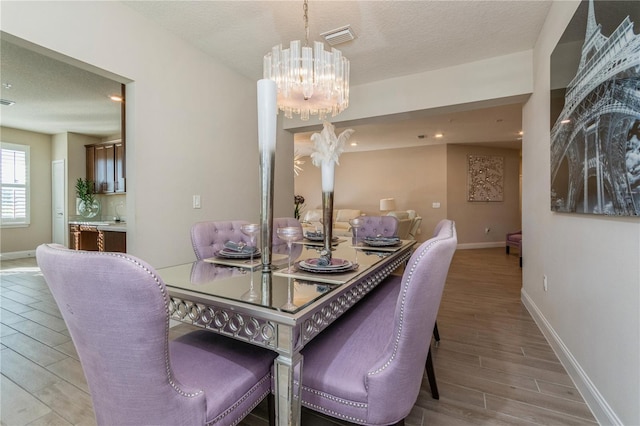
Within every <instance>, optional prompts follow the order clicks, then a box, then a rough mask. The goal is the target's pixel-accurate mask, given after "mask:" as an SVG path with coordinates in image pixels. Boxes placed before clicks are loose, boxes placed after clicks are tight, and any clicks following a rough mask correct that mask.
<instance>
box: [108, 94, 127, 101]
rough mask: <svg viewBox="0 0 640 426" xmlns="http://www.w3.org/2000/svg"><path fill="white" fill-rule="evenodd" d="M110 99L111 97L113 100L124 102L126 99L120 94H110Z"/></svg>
mask: <svg viewBox="0 0 640 426" xmlns="http://www.w3.org/2000/svg"><path fill="white" fill-rule="evenodd" d="M109 99H111V100H112V101H113V102H122V101H123V100H124V99H122V96H120V95H111V96H109Z"/></svg>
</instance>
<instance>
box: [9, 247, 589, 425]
mask: <svg viewBox="0 0 640 426" xmlns="http://www.w3.org/2000/svg"><path fill="white" fill-rule="evenodd" d="M0 269H1V270H0V274H1V275H0V280H1V281H0V283H1V297H2V300H1V303H0V307H1V316H0V322H1V334H0V337H1V342H0V357H1V358H0V370H1V372H2V377H1V380H2V381H1V383H0V386H1V388H0V392H1V393H0V399H1V412H0V424H2V425H7V426H19V425H60V426H62V425H93V424H95V419H94V417H93V409H92V404H91V398H90V396H89V393H88V387H87V384H86V381H85V379H84V375H83V373H82V367H81V365H80V362H79V361H78V356H77V353H76V351H75V349H74V346H73V343H72V341H71V339H70V337H69V333H68V332H67V329H66V327H65V324H64V321H63V320H62V319H61V316H60V313H59V311H58V309H57V307H56V304H55V302H54V300H53V298H52V297H51V294H50V293H49V291H48V289H47V286H46V284H45V283H44V280H43V279H42V276H41V275H40V273H39V270H38V268H37V266H36V263H35V259H33V258H30V259H19V260H11V261H5V262H2V264H1V268H0ZM521 286H522V274H521V269H520V267H519V266H518V257H517V256H515V255H505V253H504V249H481V250H458V251H457V252H456V254H455V256H454V259H453V262H452V265H451V269H450V272H449V277H448V279H447V285H446V287H445V293H444V296H443V300H442V304H441V307H440V312H439V314H438V328H439V330H440V336H441V339H442V340H441V341H440V344H439V346H438V347H434V348H433V355H434V364H435V370H436V376H437V379H438V386H439V390H440V400H434V399H432V398H431V393H430V389H429V385H428V383H427V380H426V376H424V375H423V385H422V389H421V392H420V395H419V397H418V400H417V402H416V404H415V406H414V408H413V410H412V412H411V414H410V415H409V417H408V418H407V419H406V424H407V426H418V425H478V424H484V425H534V424H535V425H540V424H545V425H589V424H596V421H595V419H594V418H593V416H592V415H591V412H590V411H589V408H588V407H587V406H586V404H585V403H584V401H583V399H582V398H581V396H580V394H579V393H578V391H577V390H576V388H575V387H574V385H573V383H572V381H571V379H570V378H569V376H568V375H567V374H566V372H565V370H564V368H563V367H562V365H561V364H560V363H559V361H558V359H557V357H556V356H555V354H554V353H553V351H552V349H551V347H550V346H549V345H548V344H547V342H546V340H545V338H544V337H543V335H542V333H541V332H540V330H539V329H538V328H537V326H536V325H535V323H534V322H533V320H532V319H531V316H530V315H529V313H528V312H527V310H526V309H525V308H524V306H523V305H522V303H521V302H520V289H521ZM187 331H190V326H188V325H180V326H177V327H174V328H173V329H172V331H171V333H172V337H173V338H175V337H176V336H177V335H179V334H182V333H184V332H187ZM416 374H423V372H417V373H416ZM265 419H266V404H262V405H260V406H259V407H257V408H256V409H255V410H254V411H253V412H252V413H251V414H250V415H249V417H247V418H246V419H245V420H244V421H243V422H242V423H241V424H242V425H244V426H254V425H255V426H258V425H260V426H262V425H266V424H267V421H266V420H265ZM302 424H303V425H304V426H316V425H348V424H349V423H344V422H339V421H336V420H334V419H329V418H327V417H323V416H319V415H317V414H315V413H312V412H310V411H308V410H304V411H303V419H302Z"/></svg>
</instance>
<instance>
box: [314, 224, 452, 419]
mask: <svg viewBox="0 0 640 426" xmlns="http://www.w3.org/2000/svg"><path fill="white" fill-rule="evenodd" d="M445 228H446V229H445ZM456 244H457V236H456V230H455V225H454V223H453V222H451V221H449V223H448V224H447V225H446V226H445V227H443V229H442V230H441V233H440V234H438V235H437V236H436V237H434V238H432V239H430V240H428V241H426V242H424V243H423V244H422V245H421V246H420V247H418V248H417V249H416V250H415V252H414V253H413V255H412V256H411V259H410V260H409V263H408V265H407V267H406V269H405V272H404V275H403V276H402V277H398V276H393V275H392V276H390V277H389V278H387V279H386V280H385V281H384V282H382V283H380V285H378V287H376V288H375V289H374V290H372V291H371V293H370V294H368V295H367V296H366V297H364V298H363V299H362V300H361V301H360V302H358V303H357V304H356V305H355V306H354V307H353V308H351V309H350V310H349V311H347V312H346V313H345V314H344V315H343V316H342V317H341V318H339V319H338V320H337V321H336V322H335V323H334V324H332V325H331V326H330V327H328V328H327V329H326V330H324V331H323V332H322V333H320V334H319V335H318V336H317V337H316V338H315V339H314V340H312V341H311V342H309V344H308V345H307V346H306V347H305V348H304V349H303V350H302V353H303V355H304V367H303V369H302V403H303V405H304V406H306V407H308V408H310V409H312V410H317V411H320V412H322V413H325V414H327V415H329V416H332V417H337V418H340V419H344V420H348V421H350V422H354V423H358V424H364V425H388V424H404V418H405V417H406V416H407V415H408V414H409V412H410V411H411V409H412V407H413V405H414V404H415V402H416V400H417V398H418V393H419V392H420V385H421V382H422V377H423V374H422V371H423V369H424V365H425V361H426V359H427V354H428V352H429V347H430V342H429V341H428V340H427V339H425V338H424V330H431V329H433V325H434V323H435V319H436V315H437V313H438V308H439V305H440V300H441V298H442V292H443V288H444V283H445V280H446V277H447V273H448V270H449V264H450V262H451V258H452V257H453V253H454V251H455V249H456Z"/></svg>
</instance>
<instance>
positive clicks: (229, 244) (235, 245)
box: [224, 241, 256, 254]
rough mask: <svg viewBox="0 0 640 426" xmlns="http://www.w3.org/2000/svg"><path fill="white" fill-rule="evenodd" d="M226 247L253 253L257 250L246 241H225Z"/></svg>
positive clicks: (238, 251) (231, 249)
mask: <svg viewBox="0 0 640 426" xmlns="http://www.w3.org/2000/svg"><path fill="white" fill-rule="evenodd" d="M224 248H226V249H227V250H230V251H235V252H237V253H247V254H251V253H254V252H255V251H256V248H255V247H251V246H248V245H247V244H245V243H234V242H233V241H227V242H226V243H224Z"/></svg>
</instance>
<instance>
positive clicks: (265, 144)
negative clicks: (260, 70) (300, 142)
mask: <svg viewBox="0 0 640 426" xmlns="http://www.w3.org/2000/svg"><path fill="white" fill-rule="evenodd" d="M277 94H278V88H277V86H276V82H275V81H273V80H269V79H262V80H258V145H259V147H260V151H262V150H263V149H264V150H265V152H275V150H276V124H277V115H278V106H277V104H276V97H277Z"/></svg>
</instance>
